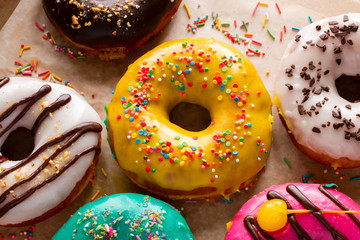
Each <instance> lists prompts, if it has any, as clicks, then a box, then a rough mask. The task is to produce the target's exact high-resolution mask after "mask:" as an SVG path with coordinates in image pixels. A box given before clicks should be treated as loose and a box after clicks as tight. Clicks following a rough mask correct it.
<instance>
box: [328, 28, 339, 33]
mask: <svg viewBox="0 0 360 240" xmlns="http://www.w3.org/2000/svg"><path fill="white" fill-rule="evenodd" d="M330 31H331V32H332V33H337V32H339V29H338V28H337V27H331V28H330Z"/></svg>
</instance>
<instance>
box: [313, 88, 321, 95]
mask: <svg viewBox="0 0 360 240" xmlns="http://www.w3.org/2000/svg"><path fill="white" fill-rule="evenodd" d="M321 92H322V88H318V89H316V90H315V91H314V94H315V95H320V94H321Z"/></svg>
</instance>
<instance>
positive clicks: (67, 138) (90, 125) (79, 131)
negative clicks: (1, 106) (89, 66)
mask: <svg viewBox="0 0 360 240" xmlns="http://www.w3.org/2000/svg"><path fill="white" fill-rule="evenodd" d="M2 79H4V78H2ZM2 79H0V86H1V83H2V82H3V80H2ZM5 81H7V82H8V81H9V79H7V80H5ZM50 91H51V87H50V86H49V85H43V86H42V87H41V88H40V89H39V90H38V91H37V92H36V93H34V94H33V95H31V96H29V97H26V98H24V99H23V100H20V101H19V102H17V103H14V104H13V105H12V106H10V107H9V108H8V109H6V110H5V111H4V112H3V113H2V114H1V115H0V122H1V121H3V120H4V119H6V118H7V117H8V116H10V115H11V113H12V112H14V111H15V110H16V108H17V107H18V106H20V105H23V104H27V105H26V106H25V107H24V109H23V110H22V111H21V112H20V113H19V114H18V115H17V116H16V117H15V119H14V120H13V121H12V122H11V123H10V124H9V125H8V126H7V127H6V128H5V129H4V130H3V131H2V132H0V136H2V135H3V134H5V133H6V132H7V131H8V130H10V129H11V128H12V127H13V126H14V125H15V124H16V122H18V121H19V120H20V119H21V118H22V117H23V116H24V115H25V114H26V112H27V111H28V110H29V109H30V108H31V106H32V105H33V104H34V103H36V102H37V101H38V100H39V99H41V98H42V97H44V96H45V95H46V94H48V93H49V92H50ZM70 101H71V96H70V95H69V94H63V95H61V96H60V97H59V98H58V99H56V100H55V101H54V102H53V103H51V104H50V105H49V106H48V107H46V108H44V109H43V111H42V112H41V113H40V114H39V116H38V117H37V119H36V120H35V122H34V124H33V126H32V128H31V132H32V134H33V135H35V134H36V131H37V129H38V128H39V126H40V125H41V123H42V122H43V121H44V120H45V119H46V117H48V116H49V114H50V113H53V112H55V111H56V110H58V109H60V108H61V107H62V106H64V105H66V104H68V103H69V102H70ZM101 130H102V126H101V125H100V124H98V123H96V122H84V123H80V124H78V125H76V126H74V127H73V128H71V129H69V130H67V131H66V132H64V133H63V134H61V135H60V136H57V137H55V138H53V139H52V140H49V141H48V142H46V143H44V144H43V145H42V146H40V147H39V148H38V149H37V150H36V151H35V152H33V153H32V154H31V155H30V156H28V157H27V158H26V159H23V160H21V161H20V162H19V163H18V164H16V165H14V166H12V167H9V168H7V169H5V170H3V171H2V172H1V173H0V179H2V178H4V177H6V176H7V175H8V174H10V173H11V172H13V171H16V170H17V169H18V168H20V167H22V166H24V165H26V164H28V163H30V162H31V161H32V160H34V159H35V158H36V157H38V156H39V155H40V154H41V153H43V152H44V151H46V150H47V149H48V148H49V147H51V146H54V145H59V147H57V148H56V150H55V152H54V153H52V154H51V155H50V156H49V157H48V158H47V159H46V160H44V162H43V163H42V164H41V165H40V166H39V167H38V168H37V169H36V170H35V171H34V172H33V173H32V174H30V175H29V176H26V178H24V179H22V180H21V181H18V182H17V183H15V184H13V185H12V186H9V187H8V189H7V190H6V191H4V192H3V193H2V194H1V195H0V203H3V202H4V201H5V200H6V198H7V196H8V195H9V193H10V192H11V191H12V190H14V189H16V188H17V187H19V186H21V185H23V184H25V183H28V182H30V181H31V180H32V179H34V178H35V177H36V176H37V175H38V174H39V173H40V172H41V171H42V170H44V169H45V168H46V167H47V166H48V165H49V164H50V161H51V160H53V159H55V158H56V157H57V156H58V155H59V154H60V153H61V152H63V151H64V150H65V149H67V148H68V147H70V146H71V145H73V144H74V143H75V142H76V141H77V140H78V139H79V138H80V137H81V136H83V135H84V134H85V133H87V132H101ZM63 141H64V142H63ZM61 142H63V143H62V144H61V145H60V143H61ZM92 151H100V146H92V147H89V148H87V149H85V150H83V151H82V152H81V153H79V154H77V155H75V156H73V158H72V159H70V160H69V161H68V162H67V163H66V164H65V165H64V166H63V167H62V168H61V169H59V170H58V172H57V173H56V174H54V175H52V176H51V177H50V178H48V179H46V180H44V181H43V182H41V183H40V184H38V185H36V186H33V187H31V188H30V189H29V190H27V191H26V192H25V193H23V194H22V195H20V196H17V197H16V198H14V199H12V200H10V201H9V202H8V203H6V204H5V205H4V206H2V207H1V208H0V217H2V216H3V215H4V214H6V213H7V212H8V211H9V210H10V209H11V208H13V207H15V206H16V205H18V204H19V203H21V202H22V201H24V200H25V199H26V198H28V197H29V196H31V195H32V194H33V193H34V192H36V190H38V189H40V188H41V187H43V186H45V185H46V184H47V183H50V182H52V181H53V180H55V179H56V178H57V177H59V176H60V175H61V174H62V173H63V172H64V171H66V170H67V169H68V168H69V167H70V166H72V165H73V164H74V163H76V162H77V161H78V160H79V159H80V158H81V156H83V155H85V154H87V153H89V152H92ZM0 160H1V162H4V161H6V158H5V160H4V157H3V156H1V158H0Z"/></svg>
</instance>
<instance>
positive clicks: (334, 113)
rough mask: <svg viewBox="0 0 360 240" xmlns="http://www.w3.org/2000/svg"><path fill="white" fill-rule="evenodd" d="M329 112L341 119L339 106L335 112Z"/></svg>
mask: <svg viewBox="0 0 360 240" xmlns="http://www.w3.org/2000/svg"><path fill="white" fill-rule="evenodd" d="M331 113H332V116H333V117H334V118H338V119H341V110H340V108H338V109H337V112H335V111H332V112H331Z"/></svg>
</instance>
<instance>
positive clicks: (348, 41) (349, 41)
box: [346, 39, 354, 46]
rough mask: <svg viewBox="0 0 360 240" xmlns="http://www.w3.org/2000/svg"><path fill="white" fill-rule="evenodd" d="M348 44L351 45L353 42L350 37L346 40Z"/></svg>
mask: <svg viewBox="0 0 360 240" xmlns="http://www.w3.org/2000/svg"><path fill="white" fill-rule="evenodd" d="M346 42H347V43H348V44H350V45H351V46H352V45H353V44H354V43H353V41H352V40H351V39H349V40H347V41H346Z"/></svg>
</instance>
